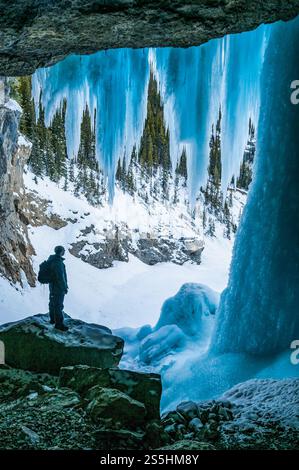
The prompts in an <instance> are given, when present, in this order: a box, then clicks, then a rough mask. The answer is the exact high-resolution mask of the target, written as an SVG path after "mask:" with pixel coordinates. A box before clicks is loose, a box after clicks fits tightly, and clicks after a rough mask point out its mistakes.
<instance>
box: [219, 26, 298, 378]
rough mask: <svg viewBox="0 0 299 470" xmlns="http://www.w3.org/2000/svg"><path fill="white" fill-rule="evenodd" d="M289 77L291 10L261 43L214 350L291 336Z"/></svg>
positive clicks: (265, 345)
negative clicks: (252, 130)
mask: <svg viewBox="0 0 299 470" xmlns="http://www.w3.org/2000/svg"><path fill="white" fill-rule="evenodd" d="M297 79H299V17H297V18H296V19H295V20H293V21H291V22H288V23H282V22H280V23H277V24H275V25H274V26H273V27H272V32H271V37H270V40H269V45H268V47H267V50H266V55H265V63H264V68H263V74H262V83H261V90H262V93H261V113H260V119H259V123H258V129H259V130H258V146H257V157H256V167H255V178H254V182H253V184H252V186H251V188H250V192H249V196H248V202H247V205H246V207H245V210H244V213H243V217H242V221H241V226H240V228H239V231H238V235H237V239H236V242H235V246H234V253H233V260H232V264H231V269H230V277H229V283H228V287H227V289H226V290H225V291H224V293H223V294H222V298H221V302H220V307H219V311H218V315H217V316H218V323H217V328H216V331H215V335H214V340H213V345H214V347H213V349H214V351H216V352H221V353H224V352H247V353H250V354H255V355H266V354H268V355H270V354H273V353H278V352H280V351H283V350H287V349H289V348H290V344H291V342H292V341H293V340H295V339H299V217H298V209H299V190H298V184H299V105H298V104H297V105H296V104H293V103H292V101H291V93H292V89H291V84H292V82H293V81H294V80H297ZM289 350H290V349H289ZM297 369H298V366H297ZM297 373H298V372H297Z"/></svg>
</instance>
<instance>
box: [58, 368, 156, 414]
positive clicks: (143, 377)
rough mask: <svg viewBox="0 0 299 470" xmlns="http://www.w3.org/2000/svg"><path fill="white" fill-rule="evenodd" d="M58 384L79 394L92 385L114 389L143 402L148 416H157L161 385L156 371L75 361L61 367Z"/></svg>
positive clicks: (85, 391) (84, 393)
mask: <svg viewBox="0 0 299 470" xmlns="http://www.w3.org/2000/svg"><path fill="white" fill-rule="evenodd" d="M59 385H60V387H69V388H72V389H73V390H75V391H76V392H78V393H80V394H82V395H86V393H87V392H88V390H89V389H90V388H91V387H94V386H95V385H98V386H100V387H104V388H113V389H117V390H119V391H121V392H123V393H126V394H127V395H129V396H130V397H131V398H133V399H134V400H137V401H139V402H141V403H143V404H144V405H145V408H146V412H147V418H148V419H159V417H160V399H161V393H162V385H161V377H160V375H158V374H150V373H141V372H134V371H131V370H123V369H116V368H109V369H99V368H96V367H88V366H82V365H77V366H70V367H62V368H61V370H60V375H59Z"/></svg>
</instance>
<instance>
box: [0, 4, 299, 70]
mask: <svg viewBox="0 0 299 470" xmlns="http://www.w3.org/2000/svg"><path fill="white" fill-rule="evenodd" d="M0 12H1V15H0V75H1V74H2V75H8V76H15V75H25V74H31V73H33V72H34V70H35V69H36V68H38V67H41V66H45V65H51V64H53V63H54V62H56V61H59V60H61V59H63V58H64V57H65V56H66V55H68V54H70V53H77V54H89V53H92V52H95V51H97V50H100V49H108V48H117V47H149V46H151V47H158V46H177V47H187V46H194V45H199V44H202V43H204V42H206V41H208V40H210V39H211V38H215V37H220V36H223V35H225V34H229V33H236V32H241V31H247V30H250V29H254V28H255V27H257V26H258V25H260V24H261V23H264V22H274V21H277V20H280V19H282V20H289V19H291V18H293V17H295V16H296V15H297V14H298V13H299V0H288V1H281V0H264V1H261V0H187V1H181V0H163V1H155V0H148V1H145V0H10V1H9V2H8V1H7V0H0Z"/></svg>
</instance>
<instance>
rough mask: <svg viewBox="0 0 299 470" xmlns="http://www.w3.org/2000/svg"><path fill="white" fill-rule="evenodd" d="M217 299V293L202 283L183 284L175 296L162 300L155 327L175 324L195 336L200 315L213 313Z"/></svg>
mask: <svg viewBox="0 0 299 470" xmlns="http://www.w3.org/2000/svg"><path fill="white" fill-rule="evenodd" d="M218 301H219V295H218V294H217V293H216V292H215V291H213V290H212V289H210V288H209V287H207V286H204V285H203V284H195V283H187V284H183V285H182V287H181V288H180V290H179V291H178V293H177V294H176V295H175V296H173V297H171V298H170V299H167V300H166V301H165V302H164V304H163V306H162V310H161V315H160V318H159V321H158V323H157V325H156V327H155V329H156V330H159V329H160V328H161V327H163V326H165V325H177V326H178V327H179V328H180V329H181V330H182V331H183V332H184V333H185V334H186V335H187V336H196V335H198V334H199V332H200V323H201V319H202V316H203V315H214V314H215V312H216V308H217V305H218Z"/></svg>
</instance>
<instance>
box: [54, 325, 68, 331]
mask: <svg viewBox="0 0 299 470" xmlns="http://www.w3.org/2000/svg"><path fill="white" fill-rule="evenodd" d="M55 328H56V330H60V331H68V327H67V326H65V325H63V324H62V325H55Z"/></svg>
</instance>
